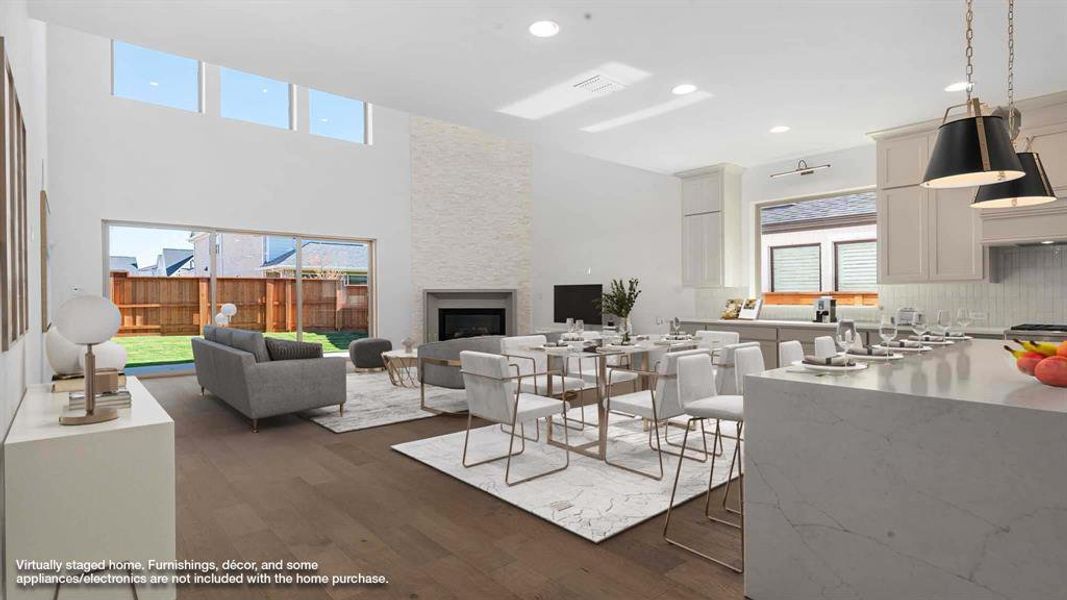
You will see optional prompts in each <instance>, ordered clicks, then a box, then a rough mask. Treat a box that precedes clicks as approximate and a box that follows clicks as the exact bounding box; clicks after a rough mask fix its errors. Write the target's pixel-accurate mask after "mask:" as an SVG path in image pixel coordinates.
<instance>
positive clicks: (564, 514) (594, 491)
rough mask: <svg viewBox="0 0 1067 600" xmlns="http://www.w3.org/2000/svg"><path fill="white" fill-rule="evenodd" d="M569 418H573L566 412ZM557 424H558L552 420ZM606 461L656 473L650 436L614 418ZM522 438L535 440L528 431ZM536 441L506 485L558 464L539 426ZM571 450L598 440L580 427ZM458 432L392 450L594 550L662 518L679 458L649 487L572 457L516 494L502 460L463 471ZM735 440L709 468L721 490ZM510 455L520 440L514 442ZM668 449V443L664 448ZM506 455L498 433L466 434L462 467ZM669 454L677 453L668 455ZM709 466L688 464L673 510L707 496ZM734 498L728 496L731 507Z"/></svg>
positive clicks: (674, 432)
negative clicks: (506, 478) (562, 467)
mask: <svg viewBox="0 0 1067 600" xmlns="http://www.w3.org/2000/svg"><path fill="white" fill-rule="evenodd" d="M571 412H572V413H573V416H574V417H577V416H578V413H577V410H573V409H572V411H571ZM586 415H587V418H588V419H589V420H590V421H595V420H596V414H595V410H590V408H589V407H587V408H586ZM557 421H558V419H557ZM723 426H724V432H729V433H731V434H732V433H733V431H734V429H733V427H734V425H733V423H724V424H723ZM555 428H556V434H555V438H556V439H559V440H562V439H563V432H562V429H561V427H560V425H559V424H558V423H557V424H556V427H555ZM608 432H609V442H608V456H609V458H611V460H612V462H618V463H622V464H625V465H627V466H630V467H634V468H639V469H641V470H643V471H648V472H652V473H655V472H658V468H657V460H656V453H655V452H654V451H653V450H651V449H650V448H649V447H648V433H647V432H646V431H644V430H643V429H642V425H641V420H640V419H631V418H627V417H622V416H617V415H612V417H611V426H610V427H609V429H608ZM526 433H527V436H528V437H531V438H532V437H534V432H533V431H531V428H530V427H529V426H528V427H527V429H526ZM683 433H684V432H683V431H682V430H681V429H678V428H674V427H672V428H671V441H673V442H677V443H681V441H682V435H683ZM711 433H712V430H710V429H709V430H708V434H709V435H708V447H709V449H710V447H711V435H710V434H711ZM540 434H541V441H540V443H535V442H531V441H527V442H526V451H525V452H524V453H523V454H520V455H519V456H517V457H514V458H512V459H511V476H512V479H513V480H514V479H518V478H521V477H526V476H528V475H532V474H535V473H539V472H541V471H543V470H548V469H551V468H553V467H555V466H560V465H562V464H563V449H562V448H557V447H555V446H549V445H547V444H546V443H545V426H544V424H543V423H542V426H541V432H540ZM570 435H571V443H572V444H575V443H576V441H579V440H580V441H592V440H594V439H596V428H595V427H588V426H587V427H586V429H585V431H584V432H576V431H571V432H570ZM463 436H464V432H463V431H459V432H456V433H451V434H447V435H442V436H439V437H434V438H428V439H424V440H416V441H414V442H407V443H404V444H397V445H395V446H393V449H394V450H396V451H397V452H400V453H401V454H405V455H407V456H409V457H411V458H414V459H415V460H417V461H419V462H422V463H425V464H427V465H429V466H431V467H433V468H434V469H437V470H438V471H441V472H442V473H445V474H447V475H451V476H452V477H455V478H456V479H459V480H460V481H462V482H464V483H466V484H468V485H471V486H474V487H476V488H479V489H481V490H482V491H484V492H487V493H489V494H492V495H493V496H496V497H497V498H500V499H501V500H503V501H505V502H507V503H509V504H512V505H514V506H517V507H518V508H521V509H523V510H525V511H527V512H529V513H531V514H534V515H536V516H538V517H541V518H542V519H545V520H546V521H549V522H551V523H554V524H556V525H558V526H560V527H562V528H563V529H566V530H567V531H570V532H571V533H574V534H576V535H579V536H581V537H583V538H585V539H587V540H589V541H591V542H594V543H599V542H602V541H604V540H606V539H608V538H610V537H611V536H613V535H616V534H618V533H621V532H623V531H625V530H627V529H629V528H631V527H633V526H635V525H638V524H639V523H642V522H644V521H647V520H648V519H651V518H653V517H655V516H657V515H660V514H661V513H663V512H664V511H666V510H667V504H668V502H669V500H670V494H671V485H672V484H673V483H674V472H675V468H676V467H677V464H678V463H677V462H676V461H677V460H679V459H677V458H675V457H674V456H669V455H666V454H665V455H664V457H663V468H664V477H663V479H662V480H661V481H655V480H653V479H650V478H648V477H641V476H640V475H635V474H633V473H629V472H627V471H624V470H622V469H618V468H615V467H613V466H611V465H608V464H606V463H604V462H602V461H599V460H596V459H593V458H589V457H586V456H582V455H579V454H577V453H571V464H570V467H568V468H567V469H566V470H564V471H561V472H559V473H553V474H552V475H549V476H547V477H543V478H540V479H536V480H533V481H530V482H527V483H523V484H520V485H517V486H512V487H509V486H507V485H506V484H505V483H504V468H505V462H506V461H504V460H499V461H495V462H491V463H487V464H484V465H479V466H476V467H472V468H469V469H467V468H464V467H463V465H462V464H461V462H460V461H461V457H462V453H463ZM689 444H690V446H691V447H696V446H697V445H699V444H700V436H699V435H697V432H696V431H693V432H690V434H689ZM733 444H734V442H733V440H732V439H723V446H724V450H725V451H724V452H723V455H722V456H720V457H718V458H717V459H716V462H715V481H714V482H713V483H714V485H716V486H717V485H720V484H723V483H725V482H726V477H727V471H728V470H729V467H730V457H731V455H732V453H733ZM515 447H516V450H517V449H518V448H519V439H518V438H516V440H515ZM664 447H665V448H666V447H667V446H666V443H664ZM507 448H508V435H507V434H506V433H504V432H502V431H501V430H500V427H499V426H491V427H481V428H478V429H474V430H471V440H470V448H469V449H468V453H467V457H468V462H477V461H478V460H481V459H484V458H489V457H491V456H499V455H502V454H504V453H505V452H506V451H507ZM671 451H677V448H674V447H671ZM709 466H710V465H709V463H707V462H704V463H699V462H696V461H692V460H686V461H685V464H684V465H683V466H682V477H681V480H680V481H679V483H678V495H677V497H676V498H675V504H676V505H677V504H681V503H682V502H685V501H686V500H688V499H690V498H693V497H695V496H698V495H701V494H703V493H705V492H706V491H707V489H708V469H709ZM736 498H737V496H736V495H734V493H733V492H731V499H734V500H736Z"/></svg>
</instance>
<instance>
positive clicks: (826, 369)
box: [793, 360, 867, 373]
mask: <svg viewBox="0 0 1067 600" xmlns="http://www.w3.org/2000/svg"><path fill="white" fill-rule="evenodd" d="M793 366H794V367H801V368H803V369H807V370H809V371H818V372H820V373H849V372H851V371H862V370H864V369H866V368H867V363H856V364H854V365H848V366H847V367H835V366H833V365H809V364H808V363H806V362H804V361H802V360H795V361H793Z"/></svg>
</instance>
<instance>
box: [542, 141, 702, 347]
mask: <svg viewBox="0 0 1067 600" xmlns="http://www.w3.org/2000/svg"><path fill="white" fill-rule="evenodd" d="M681 214H682V212H681V181H680V180H679V179H678V178H677V177H674V176H671V175H661V174H658V173H652V172H649V171H642V170H639V169H634V168H631V167H625V166H621V165H617V164H614V163H609V162H606V161H603V160H599V159H595V158H590V157H586V156H580V155H577V154H570V153H565V152H560V151H556V150H550V149H545V148H535V149H534V154H533V237H532V243H531V244H530V246H531V249H532V251H533V256H532V258H531V264H532V271H533V279H532V281H533V307H534V311H533V323H534V327H535V328H540V327H548V326H549V325H551V323H552V287H553V286H554V285H557V284H580V283H602V284H604V285H605V286H606V285H607V284H608V283H609V282H610V281H611V280H612V279H629V278H631V277H636V278H638V279H640V280H641V289H642V290H643V291H642V294H641V296H640V298H638V300H637V305H636V307H635V308H634V313H633V315H632V318H633V321H634V329H635V330H636V331H637V332H638V333H645V332H652V331H666V325H662V324H658V323H657V319H662V320H664V321H665V320H667V319H670V318H673V317H675V316H680V317H684V316H688V315H690V314H692V312H693V294H692V292H691V291H690V290H685V289H683V288H682V285H681V281H682V250H681V248H682V242H681V233H682V220H681Z"/></svg>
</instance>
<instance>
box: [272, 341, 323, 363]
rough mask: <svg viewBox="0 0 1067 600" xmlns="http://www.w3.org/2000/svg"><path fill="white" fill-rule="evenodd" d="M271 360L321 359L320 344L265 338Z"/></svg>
mask: <svg viewBox="0 0 1067 600" xmlns="http://www.w3.org/2000/svg"><path fill="white" fill-rule="evenodd" d="M265 339H266V343H267V352H268V353H269V354H270V359H271V360H302V359H306V358H322V344H314V343H311V342H297V341H294V340H279V339H277V338H265Z"/></svg>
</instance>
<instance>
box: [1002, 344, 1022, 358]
mask: <svg viewBox="0 0 1067 600" xmlns="http://www.w3.org/2000/svg"><path fill="white" fill-rule="evenodd" d="M1004 349H1005V350H1007V351H1008V352H1011V355H1012V356H1014V357H1015V358H1016V359H1018V358H1019V357H1020V356H1022V355H1023V354H1026V352H1027V351H1026V350H1021V349H1018V350H1017V349H1015V348H1012V347H1011V346H1008V345H1007V344H1005V345H1004Z"/></svg>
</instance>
